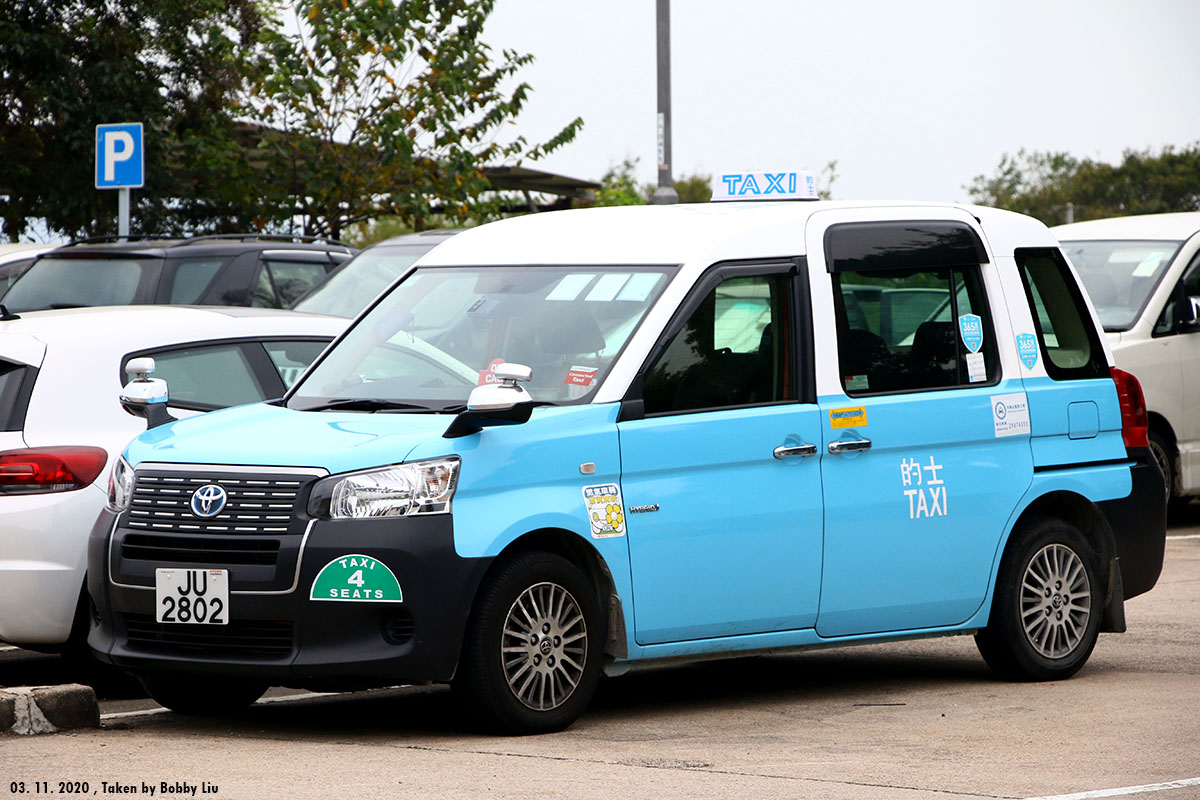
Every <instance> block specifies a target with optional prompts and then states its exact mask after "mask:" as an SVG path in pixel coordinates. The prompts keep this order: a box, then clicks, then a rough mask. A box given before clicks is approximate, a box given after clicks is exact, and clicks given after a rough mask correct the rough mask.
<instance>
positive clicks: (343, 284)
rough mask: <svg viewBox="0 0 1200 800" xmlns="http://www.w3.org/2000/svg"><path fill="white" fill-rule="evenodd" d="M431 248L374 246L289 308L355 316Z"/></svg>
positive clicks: (431, 247) (431, 245)
mask: <svg viewBox="0 0 1200 800" xmlns="http://www.w3.org/2000/svg"><path fill="white" fill-rule="evenodd" d="M431 249H433V244H429V245H427V246H414V245H406V246H403V247H397V246H388V245H375V246H374V247H371V248H369V249H367V250H364V251H363V252H361V253H359V254H358V255H356V256H355V257H354V258H353V259H352V260H351V261H349V262H348V263H346V264H345V265H343V266H341V267H339V268H338V269H337V271H335V272H333V273H332V274H331V275H330V276H329V279H328V280H327V281H325V282H324V283H321V284H320V285H318V286H316V287H314V288H313V290H312V293H311V294H309V295H307V296H305V297H303V298H301V299H300V300H299V301H298V302H297V303H296V304H295V305H294V306H292V308H294V309H295V310H296V311H307V312H309V313H312V314H333V315H335V316H339V317H356V316H358V314H359V313H360V312H361V311H362V310H363V309H365V308H366V307H367V303H370V302H371V301H372V300H374V299H375V297H376V296H377V295H378V294H379V293H380V292H382V291H383V290H384V289H386V288H387V287H389V286H391V285H392V283H393V282H394V281H395V280H396V279H397V278H399V277H400V275H401V274H402V273H403V272H404V271H405V270H407V269H408V268H409V267H411V266H412V265H413V263H414V262H416V260H417V259H418V258H420V257H421V256H423V255H425V254H426V253H428V252H429V251H430V250H431Z"/></svg>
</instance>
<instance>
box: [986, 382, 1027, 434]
mask: <svg viewBox="0 0 1200 800" xmlns="http://www.w3.org/2000/svg"><path fill="white" fill-rule="evenodd" d="M991 399H992V423H993V425H994V426H995V429H996V436H997V437H1000V436H1020V435H1022V434H1028V433H1029V430H1030V429H1029V402H1028V401H1027V400H1026V399H1025V393H1024V392H1017V393H1016V394H994V395H992V398H991Z"/></svg>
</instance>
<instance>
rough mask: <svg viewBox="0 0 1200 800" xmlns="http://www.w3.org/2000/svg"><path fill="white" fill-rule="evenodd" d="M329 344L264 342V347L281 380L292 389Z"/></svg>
mask: <svg viewBox="0 0 1200 800" xmlns="http://www.w3.org/2000/svg"><path fill="white" fill-rule="evenodd" d="M327 344H329V342H302V341H301V342H263V347H264V348H265V349H266V351H267V355H269V356H270V357H271V364H273V365H274V367H275V370H276V371H277V372H278V373H279V379H280V380H282V381H283V385H284V386H285V387H287V388H288V389H290V388H292V384H293V383H295V382H296V379H297V378H299V377H300V373H302V372H304V370H306V369H308V365H309V364H311V363H312V362H314V361H316V359H317V356H318V355H320V354H321V351H322V350H324V349H325V346H326V345H327Z"/></svg>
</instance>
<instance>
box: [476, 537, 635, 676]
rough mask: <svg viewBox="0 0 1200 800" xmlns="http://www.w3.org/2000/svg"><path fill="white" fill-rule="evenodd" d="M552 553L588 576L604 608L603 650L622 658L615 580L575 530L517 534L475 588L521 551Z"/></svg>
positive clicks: (623, 638)
mask: <svg viewBox="0 0 1200 800" xmlns="http://www.w3.org/2000/svg"><path fill="white" fill-rule="evenodd" d="M532 552H544V553H553V554H554V555H557V556H560V557H562V558H564V559H566V560H567V561H569V562H571V563H572V564H574V565H575V566H576V567H578V568H579V569H580V570H582V571H583V573H584V575H585V576H586V577H587V579H588V583H589V584H590V585H591V587H592V590H593V592H594V593H595V599H596V603H597V604H598V606H599V608H601V609H602V610H603V611H604V615H605V619H606V620H607V625H606V637H605V644H604V652H605V653H606V654H608V655H610V656H614V657H617V658H624V657H626V656H627V655H628V640H627V637H626V630H625V615H624V610H623V607H622V604H621V599H620V595H619V594H618V593H617V588H616V582H615V581H614V580H613V576H612V572H611V571H610V570H609V568H608V564H607V563H606V562H605V560H604V558H603V556H601V555H600V553H599V551H597V550H596V548H595V547H594V546H593V545H592V544H591V542H588V541H586V540H584V539H583V538H582V537H580V536H579V535H578V534H577V533H574V532H573V531H569V530H566V529H563V528H538V529H535V530H532V531H529V532H527V533H525V534H522V535H521V536H518V537H517V538H516V539H514V540H513V541H511V542H509V543H508V544H507V545H506V546H505V547H504V549H503V550H501V551H500V552H499V553H498V554H497V555H496V557H495V558H494V559H492V563H491V564H490V565H489V566H488V569H487V570H486V571H485V572H484V574H483V575H482V576H481V579H480V581H479V583H478V584H477V592H476V594H477V595H478V587H481V586H483V585H484V584H485V583H486V582H487V580H488V579H489V577H490V576H491V574H492V573H493V572H494V571H495V570H496V569H498V568H499V566H500V565H501V564H503V563H504V562H506V561H508V560H509V559H511V558H513V557H515V556H518V555H521V554H523V553H532ZM475 602H476V601H475V600H474V599H473V600H472V601H471V608H470V612H469V613H470V615H474V614H475Z"/></svg>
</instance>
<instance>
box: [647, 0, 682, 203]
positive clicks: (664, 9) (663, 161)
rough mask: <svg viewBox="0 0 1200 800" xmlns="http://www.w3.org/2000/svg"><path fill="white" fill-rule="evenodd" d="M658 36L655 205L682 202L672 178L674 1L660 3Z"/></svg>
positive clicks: (658, 7) (657, 7) (657, 2)
mask: <svg viewBox="0 0 1200 800" xmlns="http://www.w3.org/2000/svg"><path fill="white" fill-rule="evenodd" d="M656 12H657V24H656V27H657V33H658V188H656V189H655V190H654V196H653V197H652V198H651V199H650V202H651V203H654V204H655V205H670V204H672V203H678V202H679V193H678V192H676V191H675V181H674V180H672V178H671V0H656Z"/></svg>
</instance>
